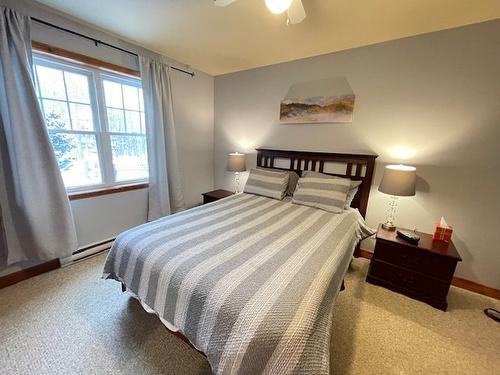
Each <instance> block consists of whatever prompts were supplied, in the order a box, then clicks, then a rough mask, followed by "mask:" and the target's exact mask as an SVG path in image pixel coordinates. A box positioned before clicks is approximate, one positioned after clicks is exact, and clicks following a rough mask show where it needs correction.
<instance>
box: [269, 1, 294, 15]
mask: <svg viewBox="0 0 500 375" xmlns="http://www.w3.org/2000/svg"><path fill="white" fill-rule="evenodd" d="M291 3H292V0H266V6H267V9H269V10H270V11H271V13H274V14H281V13H283V12H285V11H286V10H288V8H290V4H291Z"/></svg>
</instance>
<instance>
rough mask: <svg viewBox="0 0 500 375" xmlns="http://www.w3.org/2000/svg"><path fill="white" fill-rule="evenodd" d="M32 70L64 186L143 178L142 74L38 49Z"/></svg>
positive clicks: (145, 167) (73, 187) (145, 166)
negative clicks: (123, 72)
mask: <svg viewBox="0 0 500 375" xmlns="http://www.w3.org/2000/svg"><path fill="white" fill-rule="evenodd" d="M34 72H35V81H36V91H37V96H38V98H39V100H40V104H41V108H42V112H43V115H44V117H45V123H46V126H47V129H48V132H49V137H50V140H51V142H52V146H53V147H54V151H55V154H56V158H57V161H58V163H59V168H60V170H61V174H62V177H63V180H64V184H65V186H66V188H67V189H68V190H71V191H74V190H83V189H89V188H97V187H106V186H112V185H118V184H125V183H131V182H139V181H145V180H147V178H148V161H147V149H146V126H145V121H144V102H143V97H142V88H141V82H140V80H138V79H134V78H130V77H128V76H124V75H119V74H112V73H108V72H105V71H102V70H99V69H93V68H87V67H85V68H83V67H81V66H79V65H76V64H75V65H74V64H71V63H68V62H61V61H59V60H57V59H52V58H50V59H49V58H47V57H45V56H44V57H40V56H37V55H35V59H34Z"/></svg>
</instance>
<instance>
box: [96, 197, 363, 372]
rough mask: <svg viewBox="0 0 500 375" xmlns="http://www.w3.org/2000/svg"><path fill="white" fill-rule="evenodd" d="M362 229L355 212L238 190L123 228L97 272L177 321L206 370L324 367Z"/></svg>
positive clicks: (323, 369)
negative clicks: (338, 301)
mask: <svg viewBox="0 0 500 375" xmlns="http://www.w3.org/2000/svg"><path fill="white" fill-rule="evenodd" d="M369 234H371V230H370V229H369V228H367V227H366V226H365V224H364V221H363V219H362V217H361V215H360V214H359V212H358V211H357V210H353V209H350V210H347V211H345V212H344V213H342V214H333V213H329V212H326V211H322V210H319V209H317V208H311V207H306V206H301V205H297V204H292V203H291V202H283V201H278V200H274V199H270V198H266V197H260V196H256V195H252V194H245V193H243V194H238V195H235V196H231V197H229V198H226V199H223V200H219V201H217V202H214V203H211V204H208V205H204V206H200V207H196V208H193V209H190V210H187V211H184V212H181V213H178V214H175V215H171V216H167V217H164V218H161V219H159V220H156V221H153V222H150V223H147V224H144V225H141V226H138V227H136V228H133V229H130V230H128V231H126V232H124V233H122V234H121V235H120V236H118V238H117V239H116V241H115V243H114V245H113V247H112V249H111V251H110V253H109V255H108V258H107V260H106V264H105V266H104V275H103V277H104V278H112V279H115V280H118V281H121V282H123V283H125V284H126V286H127V288H128V290H129V291H131V292H132V293H133V294H135V296H136V297H137V298H139V299H140V301H141V302H142V303H143V305H146V307H149V308H150V309H152V310H153V311H154V312H155V313H156V314H158V316H159V317H160V318H162V321H164V322H165V321H166V322H169V323H170V324H171V325H173V326H175V327H177V328H178V329H179V331H180V332H181V333H182V334H184V336H186V337H187V338H188V339H189V340H190V341H191V343H192V344H193V345H194V346H195V347H197V348H198V349H199V350H201V351H203V352H204V353H205V354H206V356H207V358H208V361H209V362H210V365H211V367H212V370H213V371H214V372H215V373H218V374H236V373H238V374H260V373H272V374H289V373H301V374H304V373H308V374H327V373H329V353H330V350H329V341H330V328H331V320H332V316H331V311H332V306H333V302H334V300H335V297H336V295H337V293H338V290H339V288H340V284H341V282H342V278H343V276H344V274H345V271H346V269H347V267H348V264H349V261H350V259H351V257H352V253H353V250H354V248H355V245H356V244H357V242H358V241H359V240H360V239H361V238H362V237H365V236H367V235H369ZM167 326H168V325H167Z"/></svg>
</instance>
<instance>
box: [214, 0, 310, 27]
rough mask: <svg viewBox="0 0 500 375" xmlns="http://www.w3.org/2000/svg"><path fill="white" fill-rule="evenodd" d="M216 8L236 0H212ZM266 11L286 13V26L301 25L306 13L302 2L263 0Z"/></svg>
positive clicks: (300, 0)
mask: <svg viewBox="0 0 500 375" xmlns="http://www.w3.org/2000/svg"><path fill="white" fill-rule="evenodd" d="M213 1H214V4H215V5H216V6H218V7H226V6H228V5H230V4H232V3H234V2H235V1H236V0H213ZM265 3H266V6H267V9H269V10H270V11H271V12H272V13H274V14H281V13H284V12H286V11H288V18H287V21H286V23H287V25H290V24H292V25H294V24H297V23H301V22H302V21H304V19H305V18H306V11H305V9H304V6H303V5H302V0H265Z"/></svg>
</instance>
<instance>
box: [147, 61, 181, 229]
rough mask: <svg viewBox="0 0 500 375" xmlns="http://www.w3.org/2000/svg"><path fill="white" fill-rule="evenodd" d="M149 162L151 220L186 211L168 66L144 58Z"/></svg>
mask: <svg viewBox="0 0 500 375" xmlns="http://www.w3.org/2000/svg"><path fill="white" fill-rule="evenodd" d="M139 60H140V68H141V79H142V88H143V92H144V109H145V113H146V129H147V130H146V133H147V138H148V162H149V198H148V200H149V204H148V206H149V210H148V220H155V219H158V218H159V217H162V216H165V215H168V214H170V213H172V212H177V211H181V210H183V209H184V196H183V194H182V186H181V177H180V173H179V163H178V159H177V142H176V137H175V125H174V112H173V99H172V86H171V83H170V68H169V66H168V65H166V64H164V63H161V62H159V61H154V60H152V59H150V58H147V57H144V56H141V57H140V59H139Z"/></svg>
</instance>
